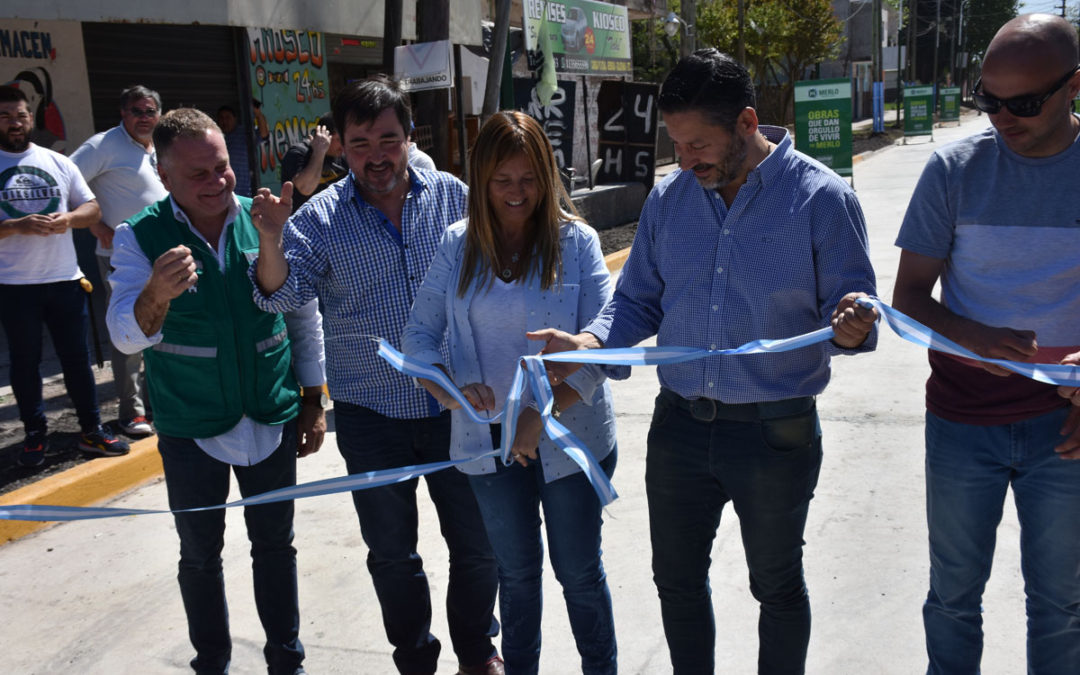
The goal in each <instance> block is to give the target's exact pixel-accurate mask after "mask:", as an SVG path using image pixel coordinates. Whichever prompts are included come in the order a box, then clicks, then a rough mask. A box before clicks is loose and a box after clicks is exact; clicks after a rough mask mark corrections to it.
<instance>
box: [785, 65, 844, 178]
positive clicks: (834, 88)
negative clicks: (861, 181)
mask: <svg viewBox="0 0 1080 675" xmlns="http://www.w3.org/2000/svg"><path fill="white" fill-rule="evenodd" d="M795 146H796V147H797V148H798V149H799V150H800V151H802V152H804V153H806V154H807V155H810V156H811V157H813V158H814V159H816V160H817V161H819V162H821V163H822V164H824V165H825V166H827V167H829V168H830V169H832V170H833V171H835V172H836V173H838V174H840V175H841V176H850V175H851V80H847V79H841V80H811V81H806V82H797V83H796V84H795Z"/></svg>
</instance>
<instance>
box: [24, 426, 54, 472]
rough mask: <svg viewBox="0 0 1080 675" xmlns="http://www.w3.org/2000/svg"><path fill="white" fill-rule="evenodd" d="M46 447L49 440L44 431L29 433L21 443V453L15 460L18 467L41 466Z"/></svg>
mask: <svg viewBox="0 0 1080 675" xmlns="http://www.w3.org/2000/svg"><path fill="white" fill-rule="evenodd" d="M48 447H49V439H48V437H46V436H45V432H44V431H31V432H30V433H28V434H27V435H26V440H24V441H23V446H22V452H20V453H19V457H18V459H17V461H18V462H19V466H41V464H42V462H44V461H45V450H47V449H48Z"/></svg>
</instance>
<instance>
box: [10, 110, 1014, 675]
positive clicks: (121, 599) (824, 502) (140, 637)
mask: <svg viewBox="0 0 1080 675" xmlns="http://www.w3.org/2000/svg"><path fill="white" fill-rule="evenodd" d="M986 124H987V122H986V118H985V117H969V118H965V122H964V124H963V127H962V128H955V127H954V128H948V129H938V130H936V131H935V142H933V143H931V142H929V140H928V139H927V138H925V137H921V138H917V139H914V140H913V141H912V143H911V144H910V145H907V146H902V147H896V148H892V149H888V150H886V151H884V152H879V153H877V154H875V155H874V156H872V157H870V158H868V159H867V160H865V161H863V162H862V163H860V164H859V165H857V167H856V175H855V183H856V188H857V190H858V193H859V196H860V199H861V200H862V204H863V208H864V209H865V211H866V215H867V219H868V222H869V230H870V240H871V248H872V253H873V256H874V263H875V265H876V267H877V270H878V275H879V279H878V280H879V285H880V289H881V295H882V296H883V297H884V298H885V299H886V301H887V300H888V299H889V297H890V295H891V289H892V283H893V279H894V275H895V270H896V263H897V259H898V252H897V250H896V249H895V248H894V247H893V245H892V242H893V239H894V237H895V234H896V230H897V228H898V227H899V224H900V220H901V218H902V216H903V212H904V209H905V207H906V205H907V202H908V199H909V197H910V195H911V191H912V189H913V186H914V184H915V181H916V179H917V177H918V175H919V172H920V171H921V168H922V166H923V164H924V162H925V161H926V158H927V157H928V155H929V153H930V152H931V151H932V150H933V149H934V148H937V147H940V146H941V145H942V144H943V143H944V142H947V141H948V140H950V139H955V138H958V137H960V136H962V135H966V134H968V133H973V132H975V131H976V130H978V129H980V128H982V127H983V126H985V125H986ZM834 364H835V369H834V375H833V382H832V384H831V385H830V387H829V389H828V390H827V392H826V393H825V394H824V395H823V396H822V397H821V398H820V403H819V405H820V410H821V414H822V424H823V428H824V434H825V462H824V466H823V469H822V473H821V480H820V484H819V488H818V490H817V496H816V498H815V500H814V502H813V504H812V506H811V509H810V519H809V523H808V526H807V533H806V540H807V547H806V570H807V577H808V581H809V586H810V592H811V599H812V602H813V607H814V630H813V637H812V641H811V644H810V657H809V663H808V672H810V673H813V674H819V675H836V674H848V673H851V674H859V675H871V674H873V673H888V674H893V673H895V674H903V673H916V672H922V671H925V657H924V651H923V636H922V624H921V619H920V609H921V605H922V600H923V597H924V596H925V592H926V583H927V553H926V527H925V523H924V506H923V469H922V462H923V459H922V458H923V450H922V426H923V403H922V399H923V383H924V380H925V378H926V375H927V372H928V367H927V365H926V356H925V352H923V351H922V350H920V349H918V348H916V347H915V346H913V345H910V344H908V343H905V342H902V341H900V340H899V339H898V338H895V337H894V336H893V335H892V334H891V333H890V334H887V335H886V334H883V335H882V338H881V340H880V346H879V347H878V351H877V352H876V353H874V354H870V355H864V356H859V357H855V358H841V359H837V360H836V361H834ZM657 388H658V387H657V383H656V378H655V375H654V374H653V372H652V371H651V369H648V368H643V369H640V370H639V371H638V372H636V373H635V374H634V376H633V377H632V378H630V380H628V381H626V382H621V383H616V385H615V388H614V389H615V397H616V409H617V411H618V424H619V442H620V457H619V466H618V469H617V471H616V474H615V485H616V488H617V489H618V490H619V493H620V495H621V497H620V499H618V500H617V501H616V502H615V503H614V504H612V505H611V507H610V508H609V509H608V510H607V514H606V519H605V521H606V522H605V526H604V560H605V563H606V566H607V570H608V575H609V580H610V583H611V588H612V595H613V599H614V605H615V618H616V628H617V631H618V637H619V652H620V655H619V662H620V668H621V670H622V672H623V673H649V674H651V673H663V672H670V666H669V665H668V657H667V648H666V646H665V643H664V637H663V631H662V629H661V626H660V616H659V606H658V602H657V600H656V593H655V590H654V587H653V584H652V581H651V573H650V569H649V542H648V529H647V512H646V503H645V495H644V487H643V477H644V456H645V435H646V431H647V428H648V423H649V418H650V414H651V410H652V399H653V397H654V396H655V394H656V391H657ZM343 472H344V466H343V462H342V460H341V458H340V456H339V455H338V453H337V450H336V447H335V438H334V435H333V434H331V435H330V436H329V437H328V439H327V443H326V446H325V447H324V448H323V450H322V451H321V452H320V453H319V454H318V455H316V456H314V457H310V458H307V459H305V460H303V461H302V462H301V463H300V480H302V481H309V480H317V479H320V478H325V477H330V476H336V475H340V474H342V473H343ZM165 503H166V499H165V488H164V485H163V484H162V483H160V482H158V483H156V484H153V485H150V486H148V487H146V488H143V489H140V490H137V491H135V492H134V493H132V494H130V495H129V496H127V497H125V498H123V499H120V500H118V501H117V502H115V504H114V505H116V506H126V507H136V508H162V507H164V505H165ZM421 503H422V504H423V508H422V521H423V524H422V528H421V542H422V543H421V553H422V555H423V557H424V560H425V567H426V568H427V571H428V574H429V578H430V580H431V586H432V592H433V596H434V598H435V602H434V604H435V606H436V612H435V620H434V624H433V630H434V632H435V634H436V635H437V636H439V637H440V639H442V640H443V643H444V650H443V656H442V658H441V660H440V672H444V673H452V672H456V671H455V666H456V659H455V658H454V655H453V653H452V651H451V649H450V646H449V642H448V637H447V629H446V620H445V615H444V613H443V612H442V611H441V609H440V608H441V606H442V605H443V598H444V596H445V590H446V549H445V547H444V545H443V543H442V540H441V539H440V536H439V533H438V527H437V523H436V521H435V517H434V511H433V509H432V508H431V506H430V503H429V502H428V501H427V499H426V496H424V493H423V490H422V489H421ZM1010 504H1011V501H1010ZM243 532H244V528H243V521H242V517H241V514H240V513H239V512H236V511H233V512H230V513H229V516H228V534H227V542H226V551H225V558H226V561H225V569H226V576H227V579H228V581H227V583H228V589H229V597H230V602H231V614H232V626H233V636H234V641H235V648H234V659H233V672H234V673H236V674H238V675H244V674H248V673H258V672H264V666H263V665H262V656H261V645H262V639H261V629H260V627H259V624H258V620H257V618H256V616H255V612H254V608H253V603H252V599H251V590H250V579H251V574H250V565H249V557H248V552H247V545H246V540H245V537H244V534H243ZM296 532H297V538H296V545H297V548H298V549H299V566H300V573H301V581H300V591H301V603H302V619H303V627H302V631H301V637H302V639H303V640H304V643H305V645H306V647H307V652H308V660H307V666H308V670H309V671H310V672H311V673H362V674H366V673H391V672H393V665H392V661H391V659H390V649H389V647H388V645H387V643H386V641H385V638H384V635H383V630H382V624H381V620H380V616H379V609H378V604H377V602H376V600H375V596H374V593H373V591H372V586H371V582H370V579H369V577H368V573H367V570H366V567H365V564H364V560H365V555H366V549H365V546H364V544H363V542H362V540H361V538H360V532H359V528H358V526H357V524H356V517H355V514H354V513H353V510H352V504H351V501H350V500H349V497H348V495H340V496H331V497H320V498H315V499H311V500H307V501H304V502H300V503H298V505H297V518H296ZM1000 534H1001V536H1000V537H999V539H1000V546H999V550H998V554H997V557H996V559H995V565H994V576H993V578H992V579H991V582H990V585H989V587H988V589H987V592H986V597H985V607H986V633H987V640H986V643H987V645H986V654H985V657H984V661H983V666H984V670H983V672H985V673H987V674H988V675H993V674H996V673H1018V672H1023V671H1024V670H1025V663H1024V625H1025V621H1024V605H1023V596H1022V590H1021V589H1022V582H1021V578H1020V574H1019V561H1018V557H1019V556H1018V551H1017V549H1018V545H1017V539H1018V530H1017V525H1016V518H1015V514H1014V512H1013V509H1012V507H1011V506H1008V507H1007V508H1006V516H1005V520H1004V522H1003V524H1002V526H1001V532H1000ZM176 551H177V541H176V534H175V532H174V529H173V525H172V519H171V518H170V517H168V516H144V517H126V518H120V519H114V520H106V521H97V522H82V523H71V524H64V525H59V526H56V527H53V528H51V529H49V530H47V531H44V532H41V533H39V534H36V535H32V536H29V537H27V538H25V539H22V540H20V541H16V542H13V543H11V544H8V545H6V546H4V547H2V548H0V611H2V616H3V617H4V619H5V620H4V622H3V629H2V630H3V636H4V640H3V642H4V648H5V653H6V656H5V659H4V661H5V665H4V667H3V670H4V671H5V672H10V673H26V674H30V673H40V674H43V675H44V674H49V675H52V674H55V673H80V674H82V673H87V674H91V673H102V674H104V673H109V674H114V673H170V672H176V673H179V672H183V669H184V668H186V663H187V661H188V659H189V658H190V657H191V648H190V646H189V644H188V641H187V635H186V627H185V622H184V617H183V609H182V607H181V603H180V595H179V593H178V590H177V587H176V581H175V574H176V556H177V553H176ZM545 584H546V588H547V591H548V593H547V601H546V602H545V618H544V635H545V641H544V650H543V660H542V668H541V670H542V672H543V673H545V674H552V675H556V674H560V675H561V674H564V673H573V672H578V671H579V667H578V665H577V664H578V660H577V654H576V651H575V648H574V644H573V639H572V637H571V635H570V631H569V627H568V625H567V622H566V618H565V616H566V612H565V609H564V606H563V603H562V598H561V594H560V592H559V587H558V584H557V583H556V582H555V580H554V578H553V577H551V575H550V571H549V572H548V573H547V578H546V579H545ZM712 586H713V598H714V605H715V608H716V615H717V643H716V653H717V662H718V666H719V671H720V672H726V673H752V672H754V670H755V663H756V652H757V639H756V622H757V607H756V605H755V603H754V601H753V599H752V598H751V597H750V594H749V592H748V590H747V574H746V569H745V564H744V561H743V554H742V547H741V544H740V541H739V538H738V530H737V523H736V522H735V516H734V515H733V514H732V513H731V511H730V510H728V511H727V512H725V518H724V522H723V523H722V525H721V527H720V531H719V533H718V535H717V539H716V545H715V547H714V550H713V567H712Z"/></svg>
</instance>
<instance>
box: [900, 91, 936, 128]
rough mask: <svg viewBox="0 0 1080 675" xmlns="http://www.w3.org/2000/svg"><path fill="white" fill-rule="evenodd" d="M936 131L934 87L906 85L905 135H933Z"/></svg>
mask: <svg viewBox="0 0 1080 675" xmlns="http://www.w3.org/2000/svg"><path fill="white" fill-rule="evenodd" d="M933 133H934V88H933V87H925V86H921V85H919V86H915V87H904V135H905V136H928V135H930V136H932V135H933Z"/></svg>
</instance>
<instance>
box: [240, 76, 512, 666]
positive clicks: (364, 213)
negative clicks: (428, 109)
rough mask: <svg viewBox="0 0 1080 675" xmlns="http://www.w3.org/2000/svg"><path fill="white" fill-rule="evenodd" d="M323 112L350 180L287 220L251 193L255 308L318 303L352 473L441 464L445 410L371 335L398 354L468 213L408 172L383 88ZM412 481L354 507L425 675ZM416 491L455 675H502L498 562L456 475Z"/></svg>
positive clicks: (447, 180) (434, 478)
mask: <svg viewBox="0 0 1080 675" xmlns="http://www.w3.org/2000/svg"><path fill="white" fill-rule="evenodd" d="M332 108H333V115H334V124H335V126H336V128H337V129H338V130H339V131H340V133H341V136H342V145H343V148H344V157H345V161H346V163H347V164H348V165H349V169H350V172H349V177H348V179H346V180H340V181H338V182H336V183H334V184H333V185H331V186H330V187H328V188H327V189H325V190H323V191H322V192H320V193H319V194H317V195H315V196H314V197H312V198H311V200H310V201H308V202H307V203H306V204H305V205H304V206H303V207H301V208H300V210H299V211H297V212H296V214H295V215H294V216H292V218H291V220H290V219H289V214H290V212H291V208H292V203H291V202H292V184H291V183H286V184H285V185H284V186H283V187H282V193H281V198H280V199H278V198H276V197H274V196H273V195H271V194H270V193H269V191H267V190H261V191H260V194H259V195H258V196H257V197H256V205H255V207H254V213H255V218H256V221H255V222H256V226H257V227H258V228H259V229H260V233H261V236H260V243H259V260H258V262H257V265H256V270H257V271H256V272H255V273H254V274H255V279H256V281H257V286H258V290H257V292H256V294H255V301H256V303H257V304H258V305H259V306H261V307H263V308H264V309H268V310H270V309H271V308H275V309H273V310H272V311H282V310H284V309H285V308H291V307H296V306H300V305H302V304H303V303H305V302H307V301H308V300H310V299H311V298H313V297H315V296H318V297H319V299H320V301H321V302H322V305H323V308H324V328H325V331H326V361H327V363H326V365H327V381H328V384H329V387H330V395H331V397H332V398H333V399H334V415H335V418H334V419H335V424H336V427H337V439H338V449H339V450H340V451H341V454H342V456H343V457H344V458H345V464H346V466H347V468H348V471H349V473H350V474H356V473H362V472H366V471H374V470H378V469H389V468H396V467H402V466H409V465H412V464H423V463H427V462H436V461H445V460H448V459H449V456H450V413H449V412H448V411H445V410H442V409H441V408H440V406H439V405H438V403H436V402H435V400H434V399H433V398H432V397H431V396H430V395H429V394H427V392H426V391H425V390H424V389H423V388H421V387H418V386H416V385H415V384H414V383H413V381H412V380H411V378H409V377H406V376H405V375H402V374H401V373H399V372H397V371H396V370H394V369H393V368H391V367H390V366H389V365H388V364H386V363H385V362H384V361H382V359H380V358H378V357H377V356H376V347H377V344H376V342H375V340H374V339H373V338H376V337H382V338H385V339H387V340H388V341H390V342H391V343H394V344H395V345H398V344H399V341H400V336H401V332H402V329H403V328H404V327H405V321H406V319H407V318H408V313H409V308H410V306H411V305H412V301H413V298H414V297H415V295H416V292H417V290H418V289H419V288H420V284H421V282H422V281H423V279H424V274H425V273H426V272H427V269H428V266H429V265H430V263H431V259H432V257H433V256H434V254H435V249H436V246H437V244H438V242H439V239H440V238H441V237H442V233H443V231H444V230H445V229H446V228H447V226H449V225H450V224H452V223H453V222H455V221H457V220H460V219H462V218H464V217H465V214H466V197H467V188H466V187H465V185H464V184H463V183H462V182H461V181H459V180H457V179H456V178H454V177H453V176H450V175H448V174H445V173H441V172H438V171H425V170H420V169H416V168H410V167H409V166H408V160H407V157H408V154H407V148H408V143H409V135H408V133H407V132H406V130H407V129H409V128H411V111H410V109H409V104H408V98H407V96H406V94H405V93H404V92H403V91H401V89H400V88H399V87H398V86H397V85H396V84H394V83H393V82H391V81H389V80H387V79H385V78H381V77H380V78H374V79H370V80H366V81H364V82H358V83H354V84H350V85H349V86H347V87H346V88H345V89H343V90H342V91H341V92H340V93H339V94H338V95H337V96H336V97H335V99H334V103H333V106H332ZM286 220H288V223H287V224H286ZM259 291H261V292H259ZM443 351H444V356H446V358H449V357H448V356H447V355H446V354H445V352H446V348H445V346H444V347H443ZM417 482H418V481H417V480H416V479H414V480H411V481H408V482H405V483H398V484H395V485H390V486H386V487H380V488H375V489H370V490H360V491H357V492H354V493H353V502H354V504H355V506H356V512H357V515H358V516H359V518H360V532H361V534H362V535H363V537H364V541H365V542H366V543H367V545H368V549H369V551H368V570H369V571H370V572H371V575H372V579H373V581H374V583H375V591H376V593H377V595H378V597H379V602H380V604H381V606H382V612H383V623H384V626H385V628H386V634H387V637H388V638H389V640H390V642H391V643H392V644H393V645H394V662H395V664H396V665H397V667H398V669H399V670H400V671H401V672H402V673H434V672H435V667H436V661H437V659H438V656H439V651H440V648H441V647H440V644H439V641H438V640H437V639H436V638H435V636H433V635H432V634H431V632H430V623H431V600H430V596H429V591H428V584H427V578H426V576H425V575H424V570H423V565H422V562H421V560H420V556H419V555H418V554H417V552H416V544H417V509H416V487H417ZM427 485H428V492H429V493H430V495H431V498H432V500H433V501H434V502H435V507H436V510H437V511H438V514H439V520H440V527H441V530H442V533H443V536H444V537H445V539H446V543H447V546H448V548H449V549H450V579H449V584H448V591H447V612H448V617H447V618H448V620H449V624H450V637H451V640H452V641H453V645H454V651H455V653H456V654H457V656H458V661H459V662H460V664H461V668H460V672H461V673H466V674H467V675H472V674H473V673H479V674H485V675H488V674H497V673H502V662H501V660H500V659H499V657H498V655H497V653H496V651H495V648H494V646H493V644H492V642H491V638H492V637H494V636H495V635H496V634H497V632H498V623H497V622H496V621H495V619H494V616H493V611H494V606H495V593H496V588H497V577H496V567H495V558H494V554H493V553H492V552H491V547H490V545H489V543H488V540H487V535H486V533H485V531H484V526H483V523H482V521H481V520H480V513H479V510H478V509H477V506H476V500H475V498H474V497H473V494H472V491H471V490H470V488H469V484H468V481H467V480H466V478H465V475H464V474H462V473H461V472H459V471H453V470H451V471H440V472H437V473H434V474H430V475H428V476H427Z"/></svg>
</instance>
